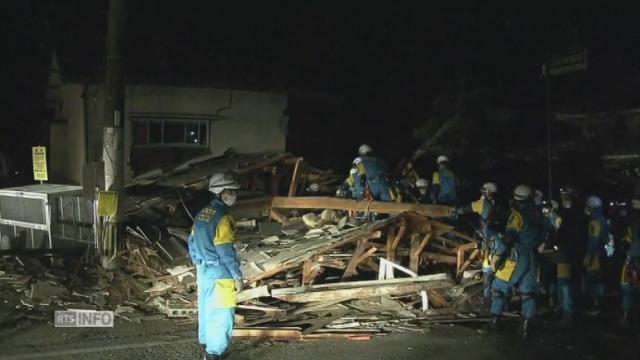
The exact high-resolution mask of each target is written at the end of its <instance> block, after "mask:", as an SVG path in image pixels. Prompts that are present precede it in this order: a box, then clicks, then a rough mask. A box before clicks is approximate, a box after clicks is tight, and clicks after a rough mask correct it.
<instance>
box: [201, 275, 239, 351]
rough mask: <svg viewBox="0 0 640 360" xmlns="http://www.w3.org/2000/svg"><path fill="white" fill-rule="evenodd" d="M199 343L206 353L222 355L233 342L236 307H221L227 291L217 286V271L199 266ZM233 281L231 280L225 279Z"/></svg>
mask: <svg viewBox="0 0 640 360" xmlns="http://www.w3.org/2000/svg"><path fill="white" fill-rule="evenodd" d="M196 268H197V272H198V341H199V342H200V344H202V345H205V349H206V352H207V353H209V354H212V355H222V354H223V353H224V352H225V350H227V347H229V343H230V341H231V336H232V334H233V321H234V317H235V307H227V306H226V305H223V306H222V307H221V299H222V298H223V297H225V296H226V295H227V294H225V289H222V288H221V287H220V286H216V282H217V281H218V280H221V279H218V278H216V276H215V273H216V271H215V269H211V268H205V267H204V266H202V265H198V266H197V267H196ZM223 280H231V279H223ZM231 281H233V280H231Z"/></svg>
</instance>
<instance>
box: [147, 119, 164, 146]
mask: <svg viewBox="0 0 640 360" xmlns="http://www.w3.org/2000/svg"><path fill="white" fill-rule="evenodd" d="M149 144H162V123H161V122H159V121H153V122H150V123H149Z"/></svg>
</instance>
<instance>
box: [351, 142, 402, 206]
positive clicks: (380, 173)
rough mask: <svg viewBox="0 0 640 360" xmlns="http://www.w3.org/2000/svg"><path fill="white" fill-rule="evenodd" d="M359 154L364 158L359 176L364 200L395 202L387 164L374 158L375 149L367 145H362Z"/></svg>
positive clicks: (359, 167)
mask: <svg viewBox="0 0 640 360" xmlns="http://www.w3.org/2000/svg"><path fill="white" fill-rule="evenodd" d="M358 152H359V153H360V156H361V158H362V161H361V162H360V163H359V164H358V176H359V177H360V184H361V185H362V187H363V188H364V199H365V200H376V201H393V200H394V199H395V194H394V193H393V191H392V190H391V187H390V186H389V181H388V179H387V164H386V163H385V162H384V161H382V160H381V159H379V158H377V157H375V156H373V155H372V153H373V149H372V148H371V147H370V146H369V145H367V144H363V145H361V146H360V148H359V149H358Z"/></svg>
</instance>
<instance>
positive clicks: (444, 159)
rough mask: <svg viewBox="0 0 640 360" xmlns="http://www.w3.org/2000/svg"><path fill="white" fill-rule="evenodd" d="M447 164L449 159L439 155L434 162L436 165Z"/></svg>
mask: <svg viewBox="0 0 640 360" xmlns="http://www.w3.org/2000/svg"><path fill="white" fill-rule="evenodd" d="M448 162H449V157H447V155H440V156H438V159H437V160H436V163H437V164H438V165H440V164H442V163H448Z"/></svg>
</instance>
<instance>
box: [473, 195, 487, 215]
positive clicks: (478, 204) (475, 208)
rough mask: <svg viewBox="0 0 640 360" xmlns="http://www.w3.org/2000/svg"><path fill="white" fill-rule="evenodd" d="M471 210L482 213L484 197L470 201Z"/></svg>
mask: <svg viewBox="0 0 640 360" xmlns="http://www.w3.org/2000/svg"><path fill="white" fill-rule="evenodd" d="M471 210H473V212H474V213H476V214H478V215H482V212H483V211H484V199H480V200H477V201H474V202H472V203H471Z"/></svg>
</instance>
